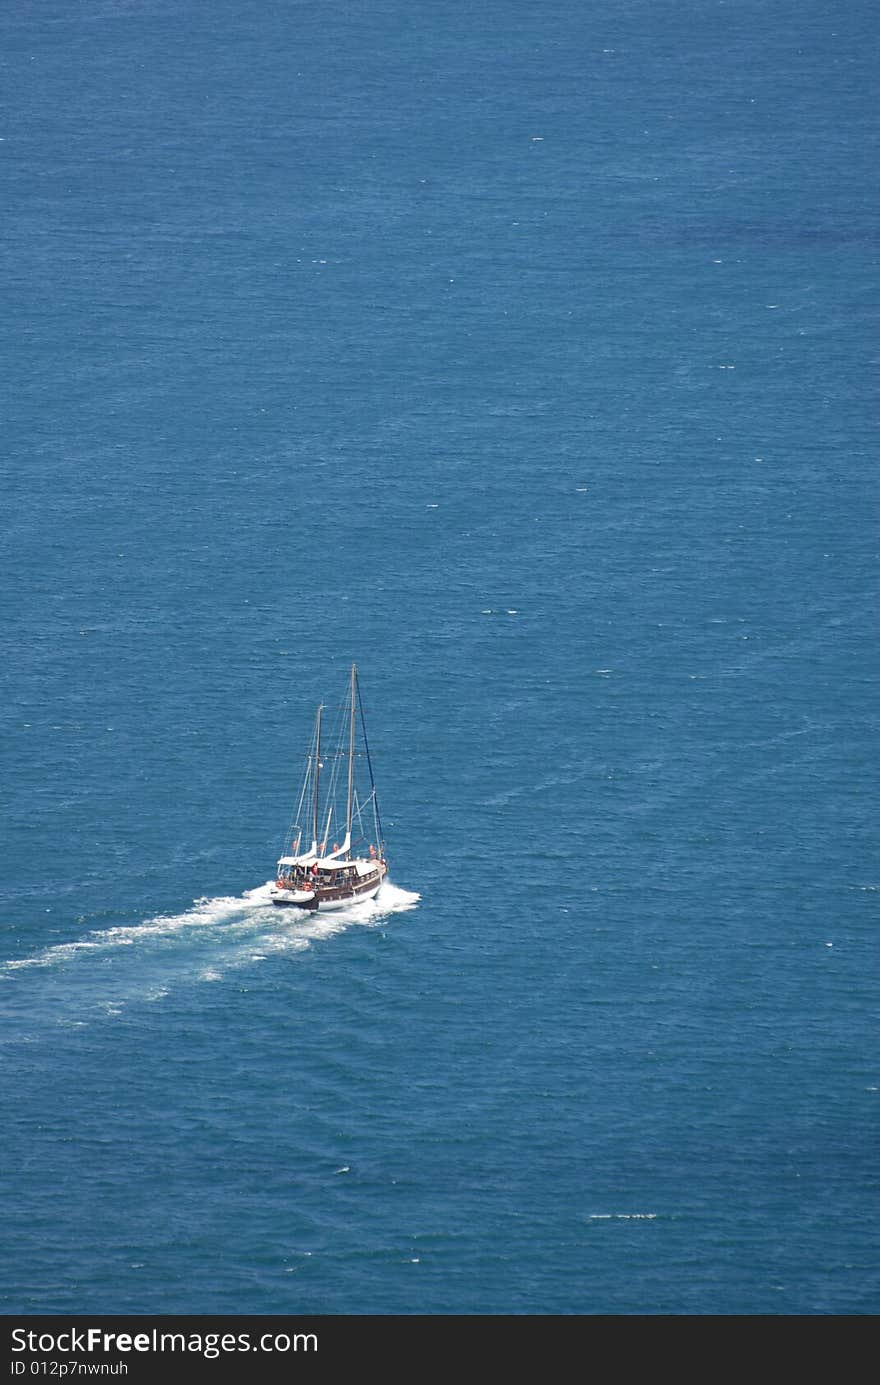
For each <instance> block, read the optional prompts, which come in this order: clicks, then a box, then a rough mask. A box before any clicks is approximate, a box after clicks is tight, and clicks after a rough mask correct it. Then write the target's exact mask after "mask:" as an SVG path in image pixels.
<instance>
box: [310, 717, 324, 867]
mask: <svg viewBox="0 0 880 1385" xmlns="http://www.w3.org/2000/svg"><path fill="white" fill-rule="evenodd" d="M323 710H324V709H323V707H322V706H321V704H320V702H319V703H318V716H317V719H316V721H315V779H314V784H313V788H314V799H313V802H312V846H313V849H314V852H315V855H316V856H317V854H318V772H319V770H320V768H321V712H322V711H323Z"/></svg>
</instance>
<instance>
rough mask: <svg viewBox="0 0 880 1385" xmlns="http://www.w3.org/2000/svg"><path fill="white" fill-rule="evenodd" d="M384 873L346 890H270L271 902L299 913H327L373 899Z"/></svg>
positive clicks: (379, 887) (380, 885) (378, 889)
mask: <svg viewBox="0 0 880 1385" xmlns="http://www.w3.org/2000/svg"><path fill="white" fill-rule="evenodd" d="M383 879H384V874H383V875H380V876H379V878H378V879H375V878H374V879H369V880H365V881H364V883H363V884H362V885H357V886H355V888H354V889H347V890H315V891H312V892H310V893H307V892H306V891H303V890H279V889H275V890H273V892H272V903H273V904H276V905H278V907H279V908H281V909H299V910H300V912H301V913H305V914H317V913H321V914H324V913H329V912H330V911H331V910H333V909H345V908H346V906H347V905H349V904H360V903H361V901H362V900H364V899H374V898H375V896H376V895H377V894H378V893H379V891H380V889H381V888H382V881H383Z"/></svg>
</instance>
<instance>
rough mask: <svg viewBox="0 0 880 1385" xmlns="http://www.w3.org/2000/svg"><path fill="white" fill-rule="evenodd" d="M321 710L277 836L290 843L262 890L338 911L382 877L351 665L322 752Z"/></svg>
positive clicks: (372, 891) (277, 898)
mask: <svg viewBox="0 0 880 1385" xmlns="http://www.w3.org/2000/svg"><path fill="white" fill-rule="evenodd" d="M325 710H326V709H325V707H324V706H323V705H319V707H318V711H317V715H316V717H315V729H314V732H313V735H312V742H311V745H310V747H309V753H308V757H307V761H306V768H305V775H304V778H303V783H302V789H301V791H300V796H299V804H298V806H297V810H296V814H295V818H294V822H293V823H292V824H291V827H290V828H289V829H288V832H287V835H286V837H285V847H286V846H287V843H288V842H290V848H289V851H287V852H286V854H284V855H282V856H281V857H280V859H279V861H278V872H277V877H276V880H275V884H274V885H273V886H272V888H271V889H270V895H271V898H272V903H273V904H280V905H287V906H290V907H292V908H294V909H302V910H305V911H316V910H319V909H320V910H322V911H323V910H326V909H343V908H345V906H346V905H347V904H354V903H356V902H357V901H358V900H361V899H372V898H373V897H374V896H375V895H377V894H378V893H379V890H380V888H381V886H382V881H383V880H384V879H385V877H386V875H387V874H388V862H387V860H386V859H385V847H384V842H383V839H382V822H381V818H380V817H379V804H378V800H377V798H376V785H375V782H374V780H373V765H372V761H371V759H370V747H369V744H368V742H367V728H366V723H365V721H364V709H363V704H362V702H361V695H360V687H359V685H358V675H357V665H356V664H352V666H351V677H350V680H349V686H348V697H347V700H346V703H345V706H344V708H343V712H342V718H341V721H340V724H339V726H338V727H337V730H336V748H335V750H333V751H332V752H331V753H330V754H329V755H327V754H325V752H324V751H323V750H322V743H321V737H322V723H323V720H324V712H325ZM358 727H359V729H360V737H358V735H357V731H358ZM360 743H362V745H363V758H364V759H365V761H366V766H367V769H368V771H369V786H368V788H367V787H366V786H365V789H364V794H363V797H362V796H361V794H360V793H359V790H358V785H357V778H358V776H357V774H356V772H355V767H356V763H357V762H358V761H359V760H360V759H361V758H362V757H361V751H360V750H359V748H358V746H359V744H360ZM322 771H323V773H322ZM343 772H344V784H345V794H344V798H343V793H342V787H343V783H342V781H343ZM343 803H344V817H343ZM304 813H307V814H308V817H309V824H308V835H306V837H305V840H308V839H309V835H310V837H311V844H310V846H309V848H308V850H307V851H303V852H302V853H301V852H300V845H301V843H302V841H303V839H304V829H303V824H302V821H301V819H302V817H303V815H304ZM341 829H344V834H343V836H342V841H341V843H340V842H334V843H333V845H332V850H330V851H328V850H327V846H328V844H329V841H330V838H331V836H332V835H333V833H334V832H340V830H341ZM353 834H354V835H353ZM368 834H371V835H372V837H373V841H370V842H369V844H368V845H367V847H366V851H365V852H364V853H363V854H360V855H358V854H357V852H358V850H361V851H363V847H364V845H365V844H366V843H367V836H368Z"/></svg>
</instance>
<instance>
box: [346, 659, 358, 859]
mask: <svg viewBox="0 0 880 1385" xmlns="http://www.w3.org/2000/svg"><path fill="white" fill-rule="evenodd" d="M356 679H357V664H352V666H351V698H350V708H349V718H348V798H347V800H346V806H345V846H346V860H349V861H350V860H351V805H352V799H353V796H354V708H355V690H356Z"/></svg>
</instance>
